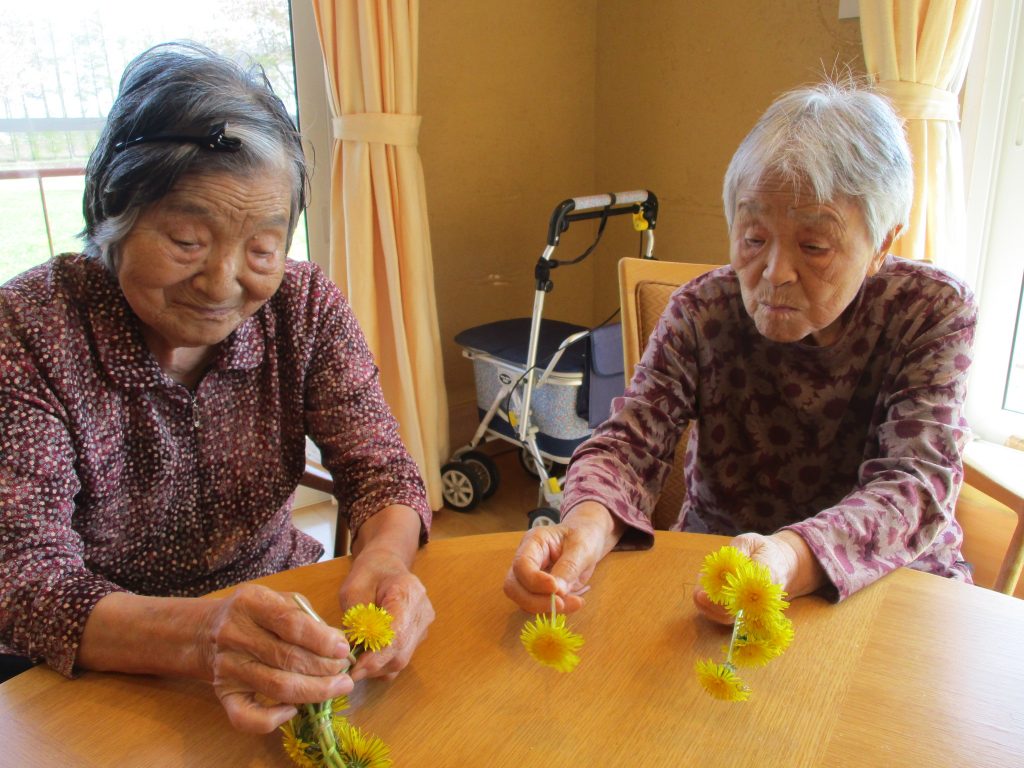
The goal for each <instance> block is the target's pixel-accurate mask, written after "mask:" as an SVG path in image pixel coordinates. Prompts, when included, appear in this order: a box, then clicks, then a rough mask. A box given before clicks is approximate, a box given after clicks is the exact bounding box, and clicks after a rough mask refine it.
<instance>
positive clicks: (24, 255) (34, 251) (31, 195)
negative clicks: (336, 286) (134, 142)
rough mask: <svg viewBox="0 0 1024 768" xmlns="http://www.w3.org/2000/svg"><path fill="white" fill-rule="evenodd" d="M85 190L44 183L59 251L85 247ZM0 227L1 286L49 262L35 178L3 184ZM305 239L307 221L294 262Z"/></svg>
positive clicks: (76, 181)
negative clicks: (0, 242)
mask: <svg viewBox="0 0 1024 768" xmlns="http://www.w3.org/2000/svg"><path fill="white" fill-rule="evenodd" d="M84 188H85V180H84V178H82V177H67V178H65V177H58V178H50V179H43V190H44V192H45V194H46V210H47V212H48V214H49V216H50V231H51V232H52V234H53V240H54V242H53V249H54V251H53V252H54V253H64V252H65V251H75V252H77V251H80V250H81V249H82V242H81V240H79V239H78V237H77V234H78V233H79V232H80V231H81V230H82V227H83V226H85V221H84V220H83V218H82V193H83V191H84ZM0 227H2V230H0V231H2V232H3V236H4V240H3V246H2V247H0V285H2V284H3V283H5V282H7V281H8V280H10V279H11V278H12V277H14V276H15V275H18V274H21V273H22V272H24V271H25V270H26V269H28V268H29V267H34V266H35V265H36V264H42V263H43V262H44V261H46V260H47V259H49V258H50V248H49V245H48V243H47V240H46V224H45V221H44V219H43V204H42V201H41V199H40V196H39V184H38V182H37V181H36V180H35V179H13V180H4V181H0ZM305 235H306V225H305V217H303V218H302V219H300V221H299V226H298V228H297V229H296V231H295V238H294V241H293V243H292V250H291V253H290V254H289V256H290V258H293V259H299V260H300V261H305V260H306V259H308V258H309V256H308V254H307V245H306V236H305Z"/></svg>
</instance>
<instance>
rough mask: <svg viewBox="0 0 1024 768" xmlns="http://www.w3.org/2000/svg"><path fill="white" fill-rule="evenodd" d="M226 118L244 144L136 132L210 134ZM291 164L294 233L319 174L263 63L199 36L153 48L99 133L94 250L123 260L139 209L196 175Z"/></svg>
mask: <svg viewBox="0 0 1024 768" xmlns="http://www.w3.org/2000/svg"><path fill="white" fill-rule="evenodd" d="M218 126H224V134H225V135H226V136H228V137H230V138H232V139H240V140H241V147H240V148H239V149H238V151H233V152H226V151H216V150H212V149H208V148H204V147H201V146H199V145H198V144H196V143H193V142H189V141H184V142H183V141H146V142H143V143H137V144H130V145H129V146H127V147H124V146H121V147H119V146H117V145H119V144H121V143H123V142H131V140H132V139H139V138H140V137H145V138H149V139H152V138H153V137H158V136H171V135H173V136H190V137H191V136H194V137H202V136H208V135H210V134H211V133H212V132H213V131H214V130H215V129H216V128H217V127H218ZM268 168H282V169H285V170H288V171H290V172H291V173H292V176H293V186H292V200H291V216H290V220H289V225H288V242H287V245H288V246H290V245H291V239H292V234H293V233H294V232H295V227H296V225H297V223H298V217H299V214H300V213H301V212H302V211H303V210H304V209H305V207H306V200H307V197H308V195H307V188H308V183H309V176H308V170H307V166H306V158H305V155H304V154H303V151H302V141H301V138H300V136H299V133H298V131H297V130H296V128H295V125H294V123H293V122H292V119H291V117H289V115H288V111H287V109H285V106H284V104H283V103H282V101H281V100H280V99H279V98H278V97H277V96H276V95H275V94H274V91H273V89H272V88H271V86H270V82H269V81H268V80H267V77H266V74H265V73H264V71H263V68H262V67H260V66H259V65H256V64H253V65H250V66H248V67H243V66H242V65H240V64H238V63H236V62H234V61H232V60H231V59H228V58H226V57H224V56H220V55H218V54H216V53H214V52H213V51H211V50H209V49H208V48H204V47H203V46H200V45H197V44H195V43H190V42H181V43H167V44H163V45H158V46H155V47H153V48H150V49H149V50H147V51H144V52H143V53H141V54H140V55H139V56H137V57H136V58H135V59H134V60H132V61H131V62H130V63H129V64H128V66H127V67H126V68H125V71H124V74H123V75H122V77H121V85H120V88H119V90H118V94H117V99H115V101H114V104H113V106H112V107H111V108H110V112H109V114H108V115H107V121H106V124H105V125H104V127H103V132H102V133H101V134H100V138H99V142H98V143H97V145H96V148H95V149H94V150H93V152H92V155H90V157H89V162H88V164H87V165H86V169H85V196H84V200H83V203H82V207H83V212H84V214H85V229H84V231H83V232H82V235H83V237H84V239H85V249H84V250H85V253H86V255H88V256H90V257H92V258H97V259H100V260H102V261H103V262H104V263H106V265H107V266H108V267H109V268H111V269H113V268H114V266H115V262H116V260H117V249H118V246H119V245H120V243H121V242H122V240H123V239H124V238H125V236H127V234H128V233H129V232H130V231H131V229H132V227H133V226H134V225H135V221H136V219H137V218H138V215H139V213H140V212H141V211H142V210H143V209H144V208H146V207H147V206H149V205H151V204H153V203H155V202H156V201H158V200H160V199H161V198H162V197H164V196H165V195H167V194H168V193H169V192H170V191H171V190H172V188H173V187H174V185H175V184H176V183H177V182H178V180H179V179H181V178H182V177H184V176H187V175H189V174H207V173H229V174H233V175H236V176H243V177H245V176H251V175H252V174H254V173H257V172H260V171H265V170H267V169H268Z"/></svg>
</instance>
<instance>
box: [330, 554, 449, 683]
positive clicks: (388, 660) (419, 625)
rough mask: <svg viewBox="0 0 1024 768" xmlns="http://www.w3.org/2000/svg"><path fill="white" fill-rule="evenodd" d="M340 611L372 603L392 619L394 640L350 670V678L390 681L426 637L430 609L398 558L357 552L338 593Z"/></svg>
mask: <svg viewBox="0 0 1024 768" xmlns="http://www.w3.org/2000/svg"><path fill="white" fill-rule="evenodd" d="M338 602H340V603H341V609H342V611H345V610H347V609H348V608H351V607H352V606H353V605H358V604H359V603H375V604H376V605H378V606H380V607H381V608H384V609H385V610H387V612H388V613H390V614H391V616H392V617H393V619H394V620H393V621H392V623H391V628H392V629H393V630H394V631H395V639H394V640H393V641H392V642H391V645H389V646H388V647H387V648H383V649H381V650H380V651H378V652H376V653H363V654H362V655H360V656H359V659H358V661H357V662H356V665H355V666H354V667H353V668H352V672H351V674H352V679H353V680H362V679H363V678H366V677H383V678H385V679H387V680H391V679H393V678H394V677H395V675H397V674H398V672H399V671H400V670H402V669H404V668H405V667H406V665H408V663H409V660H410V659H411V658H412V654H413V651H414V650H416V647H417V646H418V645H419V644H420V643H421V642H423V639H424V638H425V637H426V636H427V627H429V626H430V623H431V622H432V621H433V620H434V606H432V605H431V604H430V598H428V597H427V590H426V588H425V587H424V586H423V583H422V582H421V581H420V580H419V579H418V578H416V576H414V575H413V574H412V573H411V572H410V571H409V568H408V566H406V564H405V563H404V562H403V561H402V559H401V558H399V557H397V556H395V555H390V554H387V553H383V552H379V551H378V552H370V551H369V550H367V551H366V552H364V553H361V554H360V555H359V556H358V557H356V559H355V560H354V561H353V563H352V570H351V571H349V574H348V577H347V578H346V579H345V581H344V583H343V584H342V585H341V589H340V590H339V591H338Z"/></svg>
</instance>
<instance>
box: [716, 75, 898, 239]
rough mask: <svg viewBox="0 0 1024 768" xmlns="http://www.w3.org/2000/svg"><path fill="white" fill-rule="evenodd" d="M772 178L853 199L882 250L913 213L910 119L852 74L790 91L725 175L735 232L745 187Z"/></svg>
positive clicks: (821, 196) (825, 196) (828, 196)
mask: <svg viewBox="0 0 1024 768" xmlns="http://www.w3.org/2000/svg"><path fill="white" fill-rule="evenodd" d="M765 176H776V177H780V178H781V179H782V180H783V181H785V182H787V183H791V184H793V186H794V188H796V189H799V188H800V187H801V186H802V185H807V186H809V187H810V189H811V190H812V191H813V194H814V195H815V196H816V197H817V199H818V200H819V201H821V202H824V201H826V200H834V199H836V198H837V197H839V196H845V197H848V198H850V199H851V200H852V201H853V202H854V203H856V204H858V205H860V207H861V210H862V212H863V214H864V219H865V222H866V223H867V227H868V233H869V234H870V236H871V240H872V242H873V244H874V247H875V248H876V249H877V248H880V247H881V246H882V244H883V242H884V241H885V237H886V235H887V234H888V233H889V232H890V231H892V230H893V228H895V227H896V226H897V225H904V226H906V224H907V222H908V220H909V217H910V205H911V202H912V201H913V197H914V170H913V166H912V164H911V158H910V147H909V145H908V144H907V139H906V136H905V135H904V132H903V123H902V121H901V120H900V118H899V116H897V114H896V112H895V111H894V110H893V108H892V106H891V105H890V104H889V102H888V100H886V99H885V98H884V97H882V96H880V95H879V94H877V93H875V92H874V91H872V90H870V89H869V88H867V87H865V86H862V85H860V84H858V83H856V82H855V81H854V80H853V79H852V78H847V79H846V80H845V81H844V82H841V83H836V82H826V83H822V84H820V85H815V86H809V87H805V88H798V89H795V90H792V91H789V92H787V93H784V94H783V95H782V96H780V97H779V98H777V99H776V100H775V101H774V102H773V103H772V105H771V106H770V107H768V109H767V111H766V112H765V113H764V115H762V116H761V119H760V120H758V121H757V124H756V125H755V126H754V127H753V129H752V130H751V131H750V133H748V134H747V136H746V138H745V139H743V141H742V142H741V143H740V146H739V149H737V150H736V154H734V155H733V157H732V162H730V163H729V169H728V170H727V171H726V173H725V184H724V187H723V189H722V201H723V203H724V204H725V220H726V223H727V224H728V226H729V229H730V230H731V229H732V219H733V215H734V214H735V212H736V195H737V193H738V190H739V187H740V186H742V185H745V184H750V183H757V181H758V180H759V179H761V178H762V177H765Z"/></svg>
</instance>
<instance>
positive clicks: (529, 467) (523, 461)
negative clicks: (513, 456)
mask: <svg viewBox="0 0 1024 768" xmlns="http://www.w3.org/2000/svg"><path fill="white" fill-rule="evenodd" d="M543 461H544V470H545V471H546V472H547V473H548V475H550V474H551V470H552V468H553V467H554V466H555V462H553V461H551V460H550V459H544V460H543ZM519 464H520V465H521V466H522V468H523V469H525V470H526V473H527V474H528V475H533V476H534V477H535V478H537V479H538V480H539V479H540V472H539V471H538V470H537V462H536V460H535V459H534V458H533V454H532V453H530V449H529V448H520V449H519Z"/></svg>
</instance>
